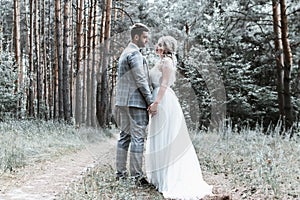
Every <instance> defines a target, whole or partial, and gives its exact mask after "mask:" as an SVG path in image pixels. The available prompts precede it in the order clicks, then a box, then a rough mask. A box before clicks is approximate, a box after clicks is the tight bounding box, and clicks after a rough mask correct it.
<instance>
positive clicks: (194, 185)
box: [115, 23, 212, 199]
mask: <svg viewBox="0 0 300 200" xmlns="http://www.w3.org/2000/svg"><path fill="white" fill-rule="evenodd" d="M148 37H149V28H148V27H147V26H145V25H144V24H141V23H137V24H134V25H133V27H132V28H131V42H130V43H129V44H128V46H127V47H126V48H125V49H124V51H123V53H122V54H121V56H120V59H119V63H118V82H117V89H116V116H115V118H116V121H117V125H118V127H119V128H120V130H121V131H120V137H119V139H118V142H117V155H116V170H117V172H116V176H117V179H126V178H127V176H128V172H127V156H128V152H129V159H130V160H129V174H130V176H131V177H132V178H134V180H135V183H136V184H137V185H139V186H145V185H146V186H147V185H150V184H151V185H153V186H154V187H155V188H156V189H157V190H158V191H159V192H161V193H162V194H163V196H164V197H165V198H171V199H201V198H203V197H204V196H206V195H210V194H212V186H210V185H208V184H207V183H206V182H205V181H204V180H203V177H202V172H201V168H200V164H199V161H198V158H197V155H196V152H195V149H194V146H193V145H192V142H191V139H190V137H189V133H188V129H187V126H186V122H185V119H184V115H183V112H182V108H181V106H180V104H179V102H178V99H177V97H176V95H175V93H174V91H173V90H172V89H171V86H172V85H173V84H174V82H175V80H176V62H177V61H176V57H175V52H176V49H177V41H176V40H175V39H174V38H173V37H171V36H163V37H161V38H159V40H158V42H157V44H156V46H155V51H156V54H157V55H158V56H159V58H160V59H159V61H158V62H157V63H156V65H155V66H154V67H153V68H152V69H151V70H150V71H149V69H148V66H147V63H146V60H145V59H144V57H143V56H142V54H141V53H140V48H144V47H145V45H146V43H147V42H148ZM147 128H148V129H147ZM144 144H145V145H144ZM129 146H130V148H129ZM144 146H145V153H143V152H144ZM144 159H145V172H146V173H145V175H144V173H143V160H144Z"/></svg>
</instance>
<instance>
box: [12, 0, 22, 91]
mask: <svg viewBox="0 0 300 200" xmlns="http://www.w3.org/2000/svg"><path fill="white" fill-rule="evenodd" d="M20 15H21V12H20V0H15V1H14V47H15V48H14V50H15V60H16V63H17V66H18V74H19V78H18V83H17V91H19V90H20V87H21V85H22V80H23V69H22V59H21V36H20Z"/></svg>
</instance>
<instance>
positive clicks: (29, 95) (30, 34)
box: [26, 0, 35, 117]
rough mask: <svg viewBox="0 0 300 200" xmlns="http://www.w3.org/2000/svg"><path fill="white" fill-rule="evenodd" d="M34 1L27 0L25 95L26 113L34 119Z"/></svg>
mask: <svg viewBox="0 0 300 200" xmlns="http://www.w3.org/2000/svg"><path fill="white" fill-rule="evenodd" d="M33 6H34V0H29V7H30V8H29V23H28V24H29V26H28V29H29V30H28V31H27V35H28V47H29V48H28V60H29V70H28V78H29V87H28V93H27V106H26V107H27V112H28V116H29V117H34V96H35V95H34V88H35V82H34V63H33V48H34V46H33V35H34V34H33V24H34V23H33V12H34V11H33V10H34V9H33V8H34V7H33Z"/></svg>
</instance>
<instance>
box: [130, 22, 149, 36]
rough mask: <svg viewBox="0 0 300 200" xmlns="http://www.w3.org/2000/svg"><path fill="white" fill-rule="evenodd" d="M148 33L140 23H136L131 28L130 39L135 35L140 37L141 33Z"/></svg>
mask: <svg viewBox="0 0 300 200" xmlns="http://www.w3.org/2000/svg"><path fill="white" fill-rule="evenodd" d="M144 31H145V32H149V28H148V27H147V26H146V25H144V24H142V23H136V24H134V25H133V26H132V27H131V39H133V38H134V36H135V35H138V36H140V35H142V33H143V32H144Z"/></svg>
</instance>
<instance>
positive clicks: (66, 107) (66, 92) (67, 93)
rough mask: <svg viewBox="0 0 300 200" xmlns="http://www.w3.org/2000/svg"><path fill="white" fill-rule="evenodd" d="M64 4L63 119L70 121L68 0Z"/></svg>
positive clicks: (69, 2) (69, 3)
mask: <svg viewBox="0 0 300 200" xmlns="http://www.w3.org/2000/svg"><path fill="white" fill-rule="evenodd" d="M64 2H65V5H64V37H63V106H64V119H65V120H66V121H67V122H71V101H70V62H69V60H70V47H69V46H70V40H69V39H70V23H69V14H70V5H71V1H70V0H65V1H64Z"/></svg>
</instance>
